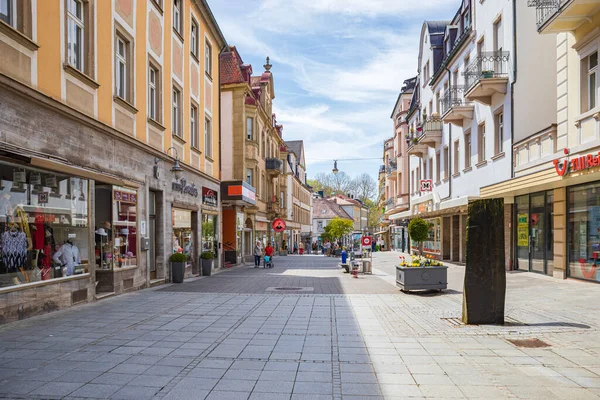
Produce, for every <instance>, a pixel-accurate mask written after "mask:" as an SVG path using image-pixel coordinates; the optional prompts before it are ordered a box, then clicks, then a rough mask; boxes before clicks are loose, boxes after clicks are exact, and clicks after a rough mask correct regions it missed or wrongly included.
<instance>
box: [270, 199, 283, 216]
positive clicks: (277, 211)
mask: <svg viewBox="0 0 600 400" xmlns="http://www.w3.org/2000/svg"><path fill="white" fill-rule="evenodd" d="M281 211H282V210H281V207H279V202H278V201H269V202H268V203H267V214H269V215H270V216H271V217H274V216H277V217H279V216H280V215H281Z"/></svg>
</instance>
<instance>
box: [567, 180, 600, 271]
mask: <svg viewBox="0 0 600 400" xmlns="http://www.w3.org/2000/svg"><path fill="white" fill-rule="evenodd" d="M568 193H569V194H568V198H569V214H568V237H569V239H568V243H569V276H570V277H572V278H580V279H586V280H591V281H600V273H599V271H598V268H599V267H600V184H598V183H593V184H588V185H583V186H577V187H572V188H569V189H568Z"/></svg>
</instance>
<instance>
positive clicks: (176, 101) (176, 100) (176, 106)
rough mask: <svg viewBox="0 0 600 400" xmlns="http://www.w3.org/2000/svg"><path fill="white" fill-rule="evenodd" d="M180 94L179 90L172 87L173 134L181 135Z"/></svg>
mask: <svg viewBox="0 0 600 400" xmlns="http://www.w3.org/2000/svg"><path fill="white" fill-rule="evenodd" d="M180 105H181V94H180V92H179V90H177V89H175V88H173V115H172V116H171V118H172V119H173V135H177V136H179V137H181V129H180V125H181V124H180V120H181V114H180V113H181V106H180Z"/></svg>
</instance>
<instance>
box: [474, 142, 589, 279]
mask: <svg viewBox="0 0 600 400" xmlns="http://www.w3.org/2000/svg"><path fill="white" fill-rule="evenodd" d="M564 154H565V155H564V156H563V157H560V158H559V159H557V160H555V161H554V162H552V164H553V165H552V167H549V168H546V169H542V170H540V171H537V172H534V173H530V174H528V175H523V176H519V177H516V178H513V179H511V180H509V181H506V182H501V183H499V184H496V185H492V186H488V187H485V188H482V189H481V194H482V197H496V198H503V199H504V203H505V214H506V213H507V212H509V213H510V212H512V216H511V218H510V219H509V223H506V224H505V230H507V231H508V232H510V235H507V246H506V247H507V249H514V250H513V251H512V252H511V251H509V252H508V254H507V259H508V266H507V268H509V269H510V268H511V267H512V268H513V269H518V270H520V271H528V272H536V273H540V274H546V275H550V276H554V277H555V278H560V279H564V278H567V277H569V278H575V279H582V280H587V281H593V282H599V281H600V274H599V273H598V267H599V266H600V179H599V178H600V153H599V152H598V151H592V153H591V154H573V155H571V154H570V153H569V151H568V150H565V152H564ZM513 260H514V261H513Z"/></svg>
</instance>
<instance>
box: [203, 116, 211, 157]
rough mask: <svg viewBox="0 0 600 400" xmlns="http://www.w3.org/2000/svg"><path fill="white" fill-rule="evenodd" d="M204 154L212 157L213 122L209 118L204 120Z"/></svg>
mask: <svg viewBox="0 0 600 400" xmlns="http://www.w3.org/2000/svg"><path fill="white" fill-rule="evenodd" d="M204 154H205V155H206V156H207V157H212V124H211V121H210V119H208V118H206V119H205V120H204Z"/></svg>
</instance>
